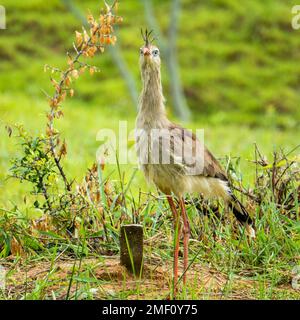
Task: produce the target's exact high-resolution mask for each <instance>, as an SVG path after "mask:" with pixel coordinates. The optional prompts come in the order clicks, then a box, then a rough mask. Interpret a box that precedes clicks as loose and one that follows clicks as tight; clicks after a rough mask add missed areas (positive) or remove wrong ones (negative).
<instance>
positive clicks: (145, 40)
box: [141, 28, 155, 47]
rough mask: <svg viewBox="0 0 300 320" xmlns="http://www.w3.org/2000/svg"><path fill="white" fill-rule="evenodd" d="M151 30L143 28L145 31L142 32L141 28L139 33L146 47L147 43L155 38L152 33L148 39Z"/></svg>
mask: <svg viewBox="0 0 300 320" xmlns="http://www.w3.org/2000/svg"><path fill="white" fill-rule="evenodd" d="M152 32H153V30H150V31H148V30H147V29H146V30H145V32H143V29H142V28H141V35H142V38H143V40H144V42H145V46H146V47H148V46H149V44H151V43H152V42H153V41H154V40H155V37H153V35H152V38H151V39H150V35H151V33H152Z"/></svg>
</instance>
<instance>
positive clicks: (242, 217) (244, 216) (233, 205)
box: [229, 194, 255, 238]
mask: <svg viewBox="0 0 300 320" xmlns="http://www.w3.org/2000/svg"><path fill="white" fill-rule="evenodd" d="M229 208H230V209H231V210H232V212H233V214H234V215H235V217H236V218H237V220H238V221H239V222H240V223H241V224H243V225H244V226H245V227H246V231H247V233H248V235H249V236H250V238H255V230H254V228H253V220H252V219H251V217H250V215H249V213H248V212H247V210H246V208H245V207H244V206H243V204H242V203H241V202H240V201H239V200H238V199H237V198H236V196H235V195H233V194H231V195H230V200H229Z"/></svg>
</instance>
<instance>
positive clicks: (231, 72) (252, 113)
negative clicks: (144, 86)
mask: <svg viewBox="0 0 300 320" xmlns="http://www.w3.org/2000/svg"><path fill="white" fill-rule="evenodd" d="M74 2H75V3H76V5H77V6H78V7H79V8H81V10H82V11H83V13H86V12H87V9H90V10H91V11H92V12H97V11H98V10H99V8H100V7H101V6H102V3H101V1H95V0H93V1H78V0H77V1H74ZM1 4H2V5H4V6H5V8H6V12H7V29H6V30H0V119H1V126H0V134H1V140H0V204H1V207H2V206H4V207H9V206H11V205H12V204H14V203H20V202H21V199H22V197H23V196H24V195H25V194H26V190H27V187H26V184H22V185H19V184H18V183H17V182H15V181H13V180H8V181H7V180H5V178H6V176H7V173H8V168H9V166H10V159H11V157H12V156H13V155H16V154H17V152H18V151H17V150H18V148H17V146H16V140H14V139H9V138H8V137H7V135H6V133H5V129H4V125H5V124H6V123H22V124H24V125H25V127H26V128H28V129H30V130H31V131H32V132H38V131H40V130H44V124H45V110H46V109H47V107H48V106H47V103H46V101H45V98H44V95H43V93H42V89H44V90H46V91H49V92H51V91H50V90H51V85H50V82H49V74H48V73H43V66H44V65H45V64H46V63H47V64H50V65H53V66H58V67H60V66H64V64H65V61H66V56H65V52H66V51H68V50H70V49H71V47H72V41H73V35H74V31H75V30H76V29H77V30H80V28H81V22H80V21H77V20H76V18H75V17H74V16H73V15H72V14H71V13H70V12H68V11H67V10H66V9H65V7H64V5H63V4H62V2H61V1H58V0H52V1H43V0H28V1H22V0H14V1H11V0H5V1H2V3H1ZM169 5H170V1H154V8H155V12H156V14H157V17H158V20H159V22H160V24H161V27H162V29H163V31H164V32H165V31H166V30H167V27H168V22H169ZM293 5H294V3H293V1H287V0H265V1H260V0H247V1H234V0H206V1H205V0H202V1H198V0H183V1H182V12H181V17H180V24H179V36H178V41H177V43H178V56H179V63H180V72H181V77H182V83H183V85H184V91H185V93H186V95H187V98H188V103H189V106H190V107H191V109H192V111H193V121H192V122H191V123H189V124H186V126H188V127H190V128H204V129H205V138H206V143H207V145H208V146H209V147H210V149H212V151H213V152H214V153H215V154H216V155H217V156H218V157H223V156H224V155H225V154H230V155H231V156H233V157H236V156H241V157H242V161H241V166H242V169H243V172H244V175H245V179H246V181H248V182H249V183H251V181H252V178H253V175H254V172H253V167H252V166H251V164H250V163H248V162H247V159H250V158H252V155H253V142H257V143H258V145H259V146H260V147H261V149H262V151H263V152H264V153H266V154H267V155H270V154H271V152H272V150H273V148H274V147H277V148H279V147H283V148H284V149H286V150H290V149H291V148H293V147H295V146H296V145H297V144H298V143H299V138H300V132H299V123H300V121H299V120H300V110H299V101H300V90H299V89H300V64H299V58H300V40H299V39H300V38H299V36H300V31H296V30H293V29H292V27H291V19H292V14H291V8H292V6H293ZM119 7H120V9H119V10H120V11H119V13H120V14H121V15H122V16H123V17H124V23H123V25H122V26H121V28H120V30H119V32H118V38H119V45H120V47H121V50H122V53H123V55H124V58H125V60H126V62H127V63H128V64H129V66H130V69H131V72H132V73H133V75H134V77H135V79H136V82H137V84H138V88H139V89H140V87H141V84H140V80H139V70H138V64H137V60H138V54H139V53H138V52H139V51H138V49H139V47H140V45H141V39H140V27H145V26H146V22H145V18H144V11H143V10H144V8H143V5H142V2H141V1H137V0H136V1H133V0H129V1H121V4H120V6H119ZM94 63H95V64H96V65H97V66H99V67H100V69H101V70H102V72H101V73H97V74H95V75H94V76H93V77H90V76H89V75H85V76H83V77H82V78H81V79H80V80H79V81H77V83H76V84H75V96H74V98H73V99H72V100H70V99H69V100H68V101H67V102H66V103H65V107H64V112H65V117H64V119H62V120H60V121H59V123H58V126H59V128H60V129H61V130H62V132H63V136H64V137H65V138H66V140H67V142H68V147H69V148H68V151H69V153H68V157H67V161H66V169H67V172H68V173H69V174H70V175H72V176H75V177H77V179H78V181H80V179H81V177H82V176H83V175H84V173H85V169H86V168H87V167H88V166H89V165H91V163H92V162H93V161H94V159H95V153H96V150H97V148H98V146H99V143H98V142H97V141H96V134H97V131H98V130H99V129H101V128H104V127H105V128H113V129H115V128H117V127H118V121H119V120H128V123H129V130H130V129H132V128H133V127H134V119H135V114H136V110H135V106H134V105H133V103H132V101H131V100H130V96H129V94H128V92H127V88H126V86H125V84H124V81H123V79H122V78H121V76H120V74H119V72H118V69H117V68H116V66H115V65H114V64H113V62H112V59H111V57H110V55H109V54H108V52H107V53H106V54H105V55H102V56H100V57H97V58H96V59H95V60H94ZM164 71H165V70H164V67H163V84H164V87H165V95H166V97H167V100H168V103H167V104H168V112H169V114H170V116H172V115H171V110H172V108H171V107H172V106H171V105H170V99H169V98H170V96H169V92H168V78H167V77H166V76H165V72H164ZM128 177H130V174H128ZM136 181H137V183H136V185H138V186H141V183H142V186H143V187H144V188H145V189H146V188H147V187H146V185H144V180H143V178H142V176H141V174H140V173H139V174H138V175H137V177H136Z"/></svg>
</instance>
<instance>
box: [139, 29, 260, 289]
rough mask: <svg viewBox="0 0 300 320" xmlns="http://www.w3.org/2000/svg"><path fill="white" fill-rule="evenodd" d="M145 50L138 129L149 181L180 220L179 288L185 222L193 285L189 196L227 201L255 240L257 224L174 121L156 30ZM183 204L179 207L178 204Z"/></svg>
mask: <svg viewBox="0 0 300 320" xmlns="http://www.w3.org/2000/svg"><path fill="white" fill-rule="evenodd" d="M141 34H142V39H143V45H142V47H141V48H140V52H139V66H140V73H141V80H142V91H141V94H140V97H139V105H138V114H137V117H136V125H135V139H136V151H137V156H138V161H139V165H140V168H141V169H142V171H143V173H144V175H145V177H146V179H147V180H148V181H149V182H152V183H154V185H156V187H157V188H158V189H159V190H160V191H161V192H162V193H163V194H165V195H166V198H167V200H168V203H169V206H170V209H171V211H172V214H173V219H174V234H175V235H177V236H176V237H175V245H174V256H173V284H174V285H173V288H174V287H175V289H174V292H175V294H176V292H177V283H178V257H179V238H180V232H181V231H180V230H181V229H180V227H179V226H180V223H181V219H180V217H181V218H182V221H183V228H182V231H183V246H184V249H183V260H184V261H183V285H184V286H186V282H187V269H188V245H189V238H190V226H189V219H188V215H187V210H186V207H185V196H186V195H187V194H198V195H199V198H200V197H201V198H204V199H211V198H221V199H223V200H224V201H225V203H226V205H227V207H228V208H229V209H231V210H232V212H233V214H234V215H235V217H236V218H237V220H238V221H239V222H240V223H241V224H242V225H244V226H245V228H246V231H247V233H248V235H249V236H250V237H251V238H254V237H255V230H254V223H253V220H252V219H251V217H250V215H249V213H248V212H247V210H246V208H245V207H244V205H243V204H242V203H241V202H240V201H239V200H238V199H237V198H236V196H235V195H234V194H233V191H232V186H231V184H230V181H229V179H228V177H227V174H226V172H225V171H224V169H223V168H222V166H221V165H220V163H219V162H218V160H217V159H216V158H215V157H214V155H213V154H212V153H211V152H210V151H209V150H208V149H207V148H206V147H205V145H204V143H203V141H200V139H199V138H198V137H197V136H196V135H195V134H194V133H193V132H192V131H190V130H188V129H185V128H183V127H182V126H180V125H179V124H176V123H173V122H172V121H170V120H169V118H168V117H167V113H166V101H165V98H164V95H163V88H162V82H161V58H160V51H159V48H158V47H157V46H156V45H154V44H153V41H154V37H153V35H152V31H148V30H147V29H146V30H145V32H143V30H141ZM176 204H178V208H177V206H176Z"/></svg>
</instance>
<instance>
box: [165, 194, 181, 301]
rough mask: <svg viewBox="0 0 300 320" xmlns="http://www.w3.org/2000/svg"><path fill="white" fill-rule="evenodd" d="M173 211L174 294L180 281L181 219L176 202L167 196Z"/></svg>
mask: <svg viewBox="0 0 300 320" xmlns="http://www.w3.org/2000/svg"><path fill="white" fill-rule="evenodd" d="M167 199H168V202H169V205H170V208H171V211H172V213H173V218H174V237H175V250H174V267H173V272H174V279H173V281H174V296H175V295H176V293H177V282H178V253H179V239H180V228H179V219H180V215H179V214H178V212H177V210H176V206H175V203H174V201H173V198H172V196H167Z"/></svg>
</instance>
